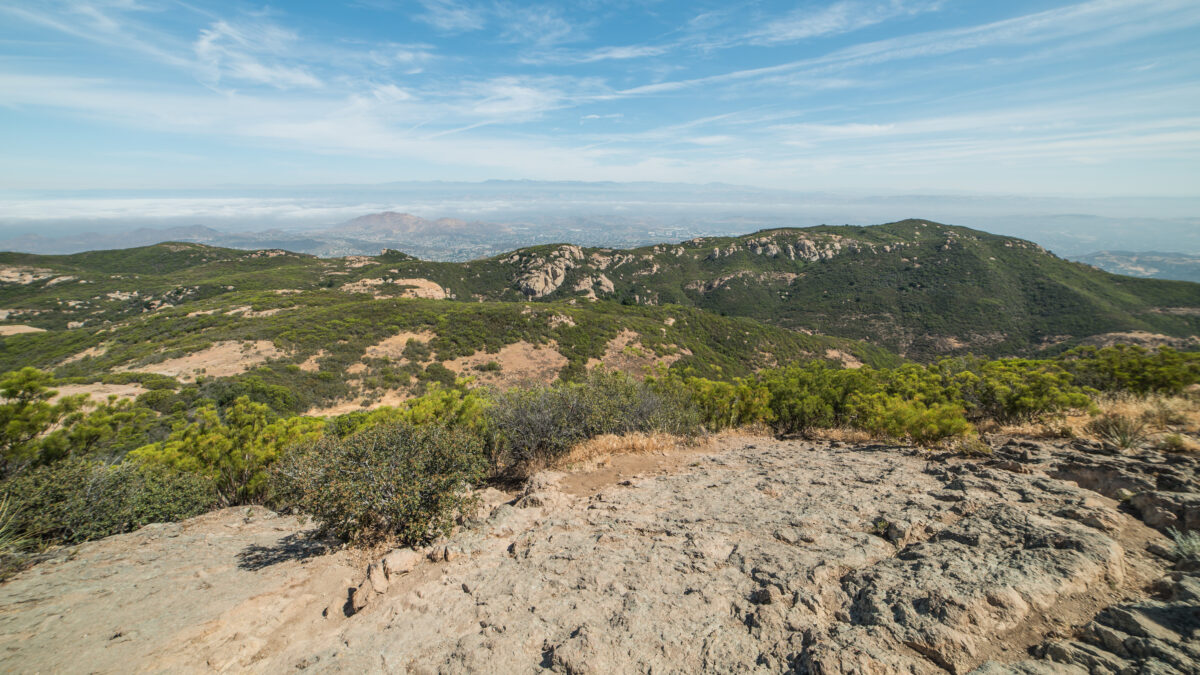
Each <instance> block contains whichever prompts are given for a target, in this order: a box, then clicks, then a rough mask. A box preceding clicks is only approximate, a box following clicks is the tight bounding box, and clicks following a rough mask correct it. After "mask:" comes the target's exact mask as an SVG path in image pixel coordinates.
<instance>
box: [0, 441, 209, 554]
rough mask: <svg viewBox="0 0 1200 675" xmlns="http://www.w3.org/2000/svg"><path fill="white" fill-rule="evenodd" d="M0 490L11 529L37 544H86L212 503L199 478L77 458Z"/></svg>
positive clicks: (188, 513) (24, 476) (186, 515)
mask: <svg viewBox="0 0 1200 675" xmlns="http://www.w3.org/2000/svg"><path fill="white" fill-rule="evenodd" d="M0 490H2V491H3V494H4V499H6V500H8V503H9V505H10V508H11V509H12V512H11V513H12V515H11V517H12V525H11V527H12V529H13V531H15V532H19V533H21V535H22V536H24V537H27V538H28V539H29V540H31V541H37V542H41V543H77V542H82V541H89V540H92V539H99V538H101V537H107V536H109V535H112V534H119V533H121V532H129V531H131V530H135V529H137V528H139V527H141V526H142V525H146V524H148V523H158V522H170V521H175V520H180V519H183V518H190V517H191V516H195V515H198V514H201V513H204V512H205V511H207V510H208V509H210V508H212V506H213V504H214V503H215V502H216V492H215V490H214V489H213V484H212V482H211V481H208V480H206V479H205V478H203V477H202V476H196V475H194V474H187V473H181V472H177V471H171V470H164V469H157V468H151V467H143V466H140V465H138V464H136V463H133V462H122V463H120V464H116V465H112V466H108V465H105V464H102V463H99V462H94V461H91V460H87V459H78V458H72V459H65V460H62V461H59V462H55V463H54V464H49V465H46V466H39V467H35V468H33V469H30V470H29V471H26V472H24V473H22V474H21V475H19V476H17V477H15V478H13V479H10V480H9V481H7V482H5V483H4V484H3V486H2V487H0Z"/></svg>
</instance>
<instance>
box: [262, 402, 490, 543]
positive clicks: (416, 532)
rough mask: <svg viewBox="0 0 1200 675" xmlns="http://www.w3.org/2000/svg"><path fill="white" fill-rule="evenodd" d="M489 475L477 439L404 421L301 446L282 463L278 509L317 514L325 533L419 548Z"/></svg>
mask: <svg viewBox="0 0 1200 675" xmlns="http://www.w3.org/2000/svg"><path fill="white" fill-rule="evenodd" d="M486 472H487V459H486V457H485V455H484V450H483V443H482V441H481V439H480V438H479V436H478V435H476V434H473V433H471V432H469V431H467V430H465V429H456V428H448V427H445V426H443V425H439V424H425V425H416V424H412V423H409V422H397V423H393V424H382V425H379V426H375V427H371V428H367V429H364V430H362V431H360V432H358V433H354V434H351V435H349V436H347V437H345V438H339V437H337V436H325V437H323V438H321V439H320V440H318V441H316V442H314V443H312V444H310V445H308V446H305V447H302V448H298V449H297V450H296V451H295V452H292V453H289V454H288V455H287V456H286V457H284V458H283V459H282V460H281V461H280V462H279V463H278V464H277V465H276V467H275V468H274V472H273V473H274V475H273V483H274V488H275V490H274V494H275V495H276V497H275V500H276V502H278V504H277V505H278V506H290V507H292V508H294V509H295V510H298V511H300V512H302V513H307V514H309V515H311V516H312V517H313V518H314V519H315V520H316V521H317V523H318V524H319V526H320V530H321V531H322V532H324V533H328V534H331V535H333V536H336V537H339V538H341V539H343V540H345V541H348V542H351V543H355V544H371V543H375V542H380V541H385V540H391V539H395V540H396V541H398V542H400V543H404V544H411V545H416V544H420V543H424V542H428V541H430V540H431V539H434V538H436V537H437V536H438V535H441V534H445V533H448V532H449V531H450V528H451V527H452V526H453V524H454V521H455V518H456V517H458V516H459V515H462V514H464V513H465V512H466V511H467V510H468V509H469V508H470V506H471V505H472V503H473V500H472V498H471V495H470V488H471V487H472V486H474V485H475V484H476V483H478V482H479V481H481V480H482V479H483V478H484V476H485V475H486Z"/></svg>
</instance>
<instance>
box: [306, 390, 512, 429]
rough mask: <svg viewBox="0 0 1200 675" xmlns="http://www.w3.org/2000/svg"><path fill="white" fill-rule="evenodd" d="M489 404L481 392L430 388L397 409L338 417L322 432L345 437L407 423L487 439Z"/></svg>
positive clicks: (383, 409)
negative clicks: (398, 423)
mask: <svg viewBox="0 0 1200 675" xmlns="http://www.w3.org/2000/svg"><path fill="white" fill-rule="evenodd" d="M491 405H492V399H491V397H490V396H489V394H488V392H486V391H484V390H479V389H469V390H464V389H458V388H455V389H444V388H442V387H439V386H434V387H432V388H431V389H430V391H429V393H427V394H425V395H424V396H418V397H416V398H411V399H409V400H407V401H405V402H404V403H402V404H401V405H399V406H382V407H379V408H375V409H374V410H359V411H355V412H351V413H346V414H344V415H338V416H337V417H334V418H332V419H330V420H329V421H328V422H327V426H326V433H328V434H331V435H334V436H338V437H341V438H345V437H346V436H349V435H351V434H354V433H357V432H359V431H362V430H363V429H369V428H371V427H376V426H379V425H381V424H394V423H397V422H408V423H410V424H418V425H420V424H440V425H442V426H447V427H455V428H463V429H467V430H469V431H471V432H472V433H475V434H477V435H479V436H480V437H481V438H487V437H488V435H489V434H488V427H487V422H488V420H487V414H486V413H487V408H488V407H489V406H491Z"/></svg>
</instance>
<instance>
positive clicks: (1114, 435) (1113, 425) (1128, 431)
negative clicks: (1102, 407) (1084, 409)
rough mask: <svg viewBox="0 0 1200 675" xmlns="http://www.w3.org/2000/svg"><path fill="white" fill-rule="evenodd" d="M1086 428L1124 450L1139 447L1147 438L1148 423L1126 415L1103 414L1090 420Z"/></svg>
mask: <svg viewBox="0 0 1200 675" xmlns="http://www.w3.org/2000/svg"><path fill="white" fill-rule="evenodd" d="M1086 429H1087V431H1088V432H1089V433H1091V434H1093V435H1095V436H1096V437H1097V438H1099V439H1101V440H1103V441H1108V442H1109V443H1112V444H1113V445H1115V446H1117V447H1118V448H1121V449H1122V450H1128V449H1130V448H1134V447H1137V446H1139V445H1141V444H1142V443H1143V442H1144V441H1145V440H1146V423H1145V422H1143V421H1142V420H1139V419H1134V418H1132V417H1127V416H1125V415H1117V414H1111V413H1110V414H1107V415H1101V416H1099V417H1096V418H1094V419H1092V420H1091V421H1089V422H1088V423H1087V426H1086Z"/></svg>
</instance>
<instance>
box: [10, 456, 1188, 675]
mask: <svg viewBox="0 0 1200 675" xmlns="http://www.w3.org/2000/svg"><path fill="white" fill-rule="evenodd" d="M837 445H839V444H829V443H824V442H822V443H810V442H805V441H777V440H770V439H759V438H740V439H739V438H734V439H731V440H727V441H726V442H725V443H724V447H723V448H721V449H720V450H719V451H717V452H713V453H711V454H691V455H688V456H687V461H686V462H664V463H663V464H662V465H661V466H655V465H653V464H647V463H646V461H645V460H644V458H642V459H639V461H638V462H636V463H631V464H629V466H637V467H639V470H641V471H643V472H644V473H642V474H641V475H640V476H633V477H629V476H622V475H621V473H620V462H616V461H614V463H613V465H610V466H609V467H607V468H606V469H605V471H607V472H608V474H606V475H609V476H611V481H615V482H611V481H610V482H608V484H607V485H594V487H595V488H596V489H597V490H598V491H596V492H594V493H591V494H587V493H586V491H584V494H580V492H581V491H580V490H574V489H563V488H565V487H566V485H567V483H569V482H573V483H574V484H579V483H580V481H579V480H578V479H577V477H571V478H570V479H564V478H563V476H562V475H561V474H553V473H547V474H542V475H539V476H537V477H535V478H534V479H533V480H531V481H530V483H529V485H528V486H527V487H526V489H525V491H524V493H522V494H520V495H505V494H503V493H499V492H497V491H495V490H488V491H486V492H485V495H484V496H485V502H486V506H485V507H484V508H483V509H481V511H480V515H479V517H478V518H476V519H473V520H471V521H468V522H467V523H466V524H465V525H464V527H463V528H462V529H461V530H460V531H459V532H458V533H457V534H455V535H454V537H453V538H451V539H450V540H448V541H446V542H442V543H440V544H439V545H437V546H435V547H431V548H430V549H427V550H423V551H419V552H417V553H419V554H420V555H419V557H418V556H417V555H416V553H411V552H408V553H402V554H399V557H392V558H389V559H388V560H390V561H392V562H389V563H388V564H387V565H380V564H375V565H372V566H371V567H370V568H369V571H366V570H368V568H367V563H368V562H370V560H356V559H353V557H352V556H351V555H350V554H348V553H344V552H343V553H337V554H324V555H318V554H317V548H318V547H317V546H316V545H315V544H312V543H309V542H308V541H307V540H306V539H304V538H303V536H302V532H303V530H304V526H303V524H302V523H301V522H299V521H297V520H296V519H294V518H290V517H280V516H275V515H274V514H271V513H270V512H267V511H265V510H263V509H245V508H242V509H229V510H225V511H221V512H216V513H213V514H209V515H207V516H203V517H201V518H197V519H193V520H191V521H187V522H185V523H180V524H176V525H162V526H151V527H147V528H144V529H143V530H141V531H139V532H136V533H132V534H128V535H122V536H118V537H112V538H110V539H107V540H104V541H100V542H94V543H91V544H87V545H84V546H80V547H78V548H76V549H75V550H74V551H72V552H71V553H70V554H69V555H65V556H63V557H61V558H60V559H58V560H56V561H54V562H50V563H45V564H42V565H40V566H38V567H36V568H33V569H31V570H28V571H26V572H24V573H22V574H21V575H19V576H17V577H16V578H14V579H12V580H11V581H9V582H8V583H6V584H5V585H3V586H0V670H4V671H13V672H16V671H22V672H32V671H42V672H50V671H55V672H129V671H159V672H162V671H170V672H199V671H222V672H272V673H274V672H284V671H291V670H295V669H298V668H301V669H305V670H306V672H397V671H410V670H411V671H416V672H532V671H537V670H542V669H551V670H554V671H559V672H571V673H580V672H634V671H636V672H644V671H648V670H654V671H657V672H697V671H701V670H711V671H722V672H730V671H738V672H743V671H787V670H796V671H800V672H813V673H850V672H864V673H891V672H898V673H944V672H947V671H950V672H968V671H971V670H972V669H975V668H977V667H982V668H984V669H985V670H987V671H988V672H990V673H997V672H1077V673H1084V672H1088V670H1089V669H1090V670H1091V671H1092V672H1116V671H1117V670H1118V669H1120V668H1131V669H1132V670H1130V671H1129V672H1137V670H1138V669H1139V668H1140V669H1143V670H1144V669H1146V668H1151V669H1152V671H1153V672H1162V673H1172V672H1185V673H1186V672H1197V671H1196V669H1195V663H1196V662H1197V657H1200V649H1198V648H1197V641H1196V638H1195V636H1196V634H1197V630H1200V584H1197V583H1195V580H1196V577H1192V576H1188V574H1186V573H1184V572H1178V571H1177V572H1173V573H1169V572H1168V570H1169V568H1170V567H1171V563H1170V562H1169V561H1167V560H1165V559H1163V558H1162V557H1159V556H1158V555H1154V554H1152V553H1150V552H1148V551H1147V547H1150V548H1152V549H1154V550H1158V551H1159V552H1160V554H1162V552H1163V551H1164V550H1165V549H1164V548H1163V545H1164V544H1165V542H1166V540H1165V539H1164V537H1163V536H1162V535H1161V534H1160V533H1158V532H1157V531H1156V530H1154V529H1152V528H1150V527H1148V526H1147V525H1145V524H1144V523H1143V522H1142V520H1141V518H1140V517H1135V516H1143V514H1142V513H1139V512H1138V511H1136V510H1135V508H1134V507H1131V506H1128V505H1122V504H1120V503H1118V502H1117V501H1114V500H1112V499H1109V498H1108V497H1105V496H1103V495H1102V494H1100V493H1098V492H1096V491H1093V490H1091V489H1086V488H1084V487H1079V486H1078V485H1077V484H1076V483H1075V482H1073V481H1076V480H1078V481H1080V482H1082V483H1086V484H1088V485H1089V487H1092V488H1097V489H1100V492H1104V491H1106V490H1108V489H1109V488H1111V489H1113V490H1115V489H1118V488H1119V487H1120V486H1123V485H1134V486H1137V485H1138V481H1139V480H1145V479H1146V478H1145V477H1147V476H1158V477H1162V476H1167V477H1168V478H1170V479H1171V480H1172V481H1173V482H1171V483H1170V484H1169V485H1166V486H1164V485H1158V486H1155V485H1148V486H1146V485H1143V486H1142V488H1144V489H1143V492H1145V493H1148V494H1149V493H1154V494H1157V495H1159V496H1158V497H1156V498H1155V499H1158V501H1155V502H1153V503H1154V504H1155V505H1154V506H1153V507H1151V506H1149V504H1150V503H1151V502H1150V501H1146V499H1149V498H1146V499H1143V502H1144V503H1145V504H1147V505H1148V506H1147V507H1146V509H1147V510H1146V514H1148V515H1146V516H1144V517H1147V518H1150V519H1153V518H1165V516H1163V515H1162V514H1163V513H1166V512H1167V511H1168V510H1170V509H1171V508H1175V507H1173V506H1171V505H1172V504H1175V506H1177V507H1178V508H1179V509H1181V510H1180V511H1179V512H1178V516H1177V520H1179V521H1180V522H1182V521H1183V520H1185V519H1186V518H1188V517H1190V515H1189V514H1191V511H1188V510H1187V509H1188V508H1190V507H1188V506H1187V504H1186V503H1184V502H1187V499H1185V498H1184V497H1180V499H1183V502H1179V500H1178V499H1177V500H1176V502H1169V500H1167V498H1166V497H1163V495H1167V494H1168V493H1167V492H1156V490H1163V489H1166V490H1172V491H1173V492H1171V493H1170V494H1173V495H1185V496H1186V495H1187V494H1193V493H1194V492H1195V490H1194V487H1195V462H1194V460H1188V461H1184V462H1178V461H1177V462H1175V463H1174V464H1172V465H1171V466H1166V465H1165V463H1164V462H1165V460H1164V459H1163V458H1162V457H1146V458H1120V457H1115V458H1101V459H1100V460H1096V461H1093V460H1091V459H1089V457H1091V455H1089V454H1088V453H1084V452H1080V451H1079V450H1076V449H1073V448H1070V447H1061V446H1050V445H1045V444H1038V443H1029V442H1026V443H1024V444H1023V445H1022V444H1019V443H1014V444H1010V445H1007V446H1004V447H1002V448H1000V449H999V450H998V452H997V454H996V456H995V457H993V458H991V459H987V460H963V459H937V458H930V457H928V456H926V455H922V454H920V453H917V452H915V451H912V450H905V449H896V448H887V447H876V446H872V447H853V448H850V447H835V446H837ZM1154 464H1158V466H1157V467H1155V466H1153V465H1154ZM651 474H654V475H651ZM1118 483H1120V485H1117V484H1118ZM1114 486H1115V487H1114ZM1164 500H1165V501H1164ZM1133 501H1134V502H1136V500H1133ZM1181 503H1182V504H1183V505H1182V506H1180V505H1179V504H1181ZM1151 508H1153V509H1158V510H1157V511H1151V510H1150V509H1151ZM1160 512H1162V513H1160ZM396 560H399V561H401V563H397V562H395V561H396ZM356 607H357V608H358V611H357V612H355V611H354V609H355V608H356ZM1114 617H1115V618H1114ZM1097 636H1099V637H1097ZM1106 640H1107V642H1106ZM1096 664H1101V665H1100V666H1097V665H1096ZM1106 664H1107V665H1106ZM1189 664H1190V665H1189ZM1018 669H1019V670H1018ZM1147 672H1149V671H1147Z"/></svg>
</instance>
